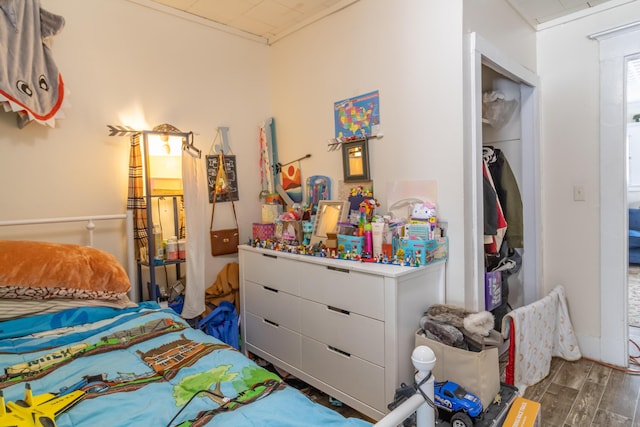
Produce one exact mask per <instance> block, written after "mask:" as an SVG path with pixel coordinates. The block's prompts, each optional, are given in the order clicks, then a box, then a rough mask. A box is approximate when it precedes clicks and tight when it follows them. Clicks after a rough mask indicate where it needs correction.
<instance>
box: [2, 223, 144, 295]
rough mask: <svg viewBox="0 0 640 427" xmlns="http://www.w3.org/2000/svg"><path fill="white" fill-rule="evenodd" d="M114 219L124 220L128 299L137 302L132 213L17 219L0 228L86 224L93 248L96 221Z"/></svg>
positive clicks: (3, 224) (90, 244)
mask: <svg viewBox="0 0 640 427" xmlns="http://www.w3.org/2000/svg"><path fill="white" fill-rule="evenodd" d="M114 219H124V220H125V223H126V228H127V273H128V275H129V282H131V289H130V291H129V298H130V299H131V300H132V301H139V295H138V286H137V285H136V280H135V279H136V261H135V253H134V252H135V245H134V242H133V213H132V211H127V212H126V213H123V214H112V215H93V216H73V217H63V218H37V219H19V220H11V221H0V227H4V226H16V225H36V224H56V223H63V222H86V223H87V225H86V228H87V230H88V232H89V245H88V246H91V247H92V246H93V232H94V230H95V228H96V224H95V222H96V221H107V220H114Z"/></svg>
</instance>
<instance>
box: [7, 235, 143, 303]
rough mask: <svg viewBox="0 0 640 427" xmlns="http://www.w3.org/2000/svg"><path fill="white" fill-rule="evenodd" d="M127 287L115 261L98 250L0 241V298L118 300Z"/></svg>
mask: <svg viewBox="0 0 640 427" xmlns="http://www.w3.org/2000/svg"><path fill="white" fill-rule="evenodd" d="M130 287H131V283H130V282H129V278H128V276H127V273H126V272H125V270H124V269H123V268H122V266H121V265H120V263H119V262H118V260H117V259H116V258H115V257H114V256H113V255H111V254H109V253H107V252H104V251H101V250H99V249H94V248H90V247H86V246H79V245H71V244H62V243H48V242H32V241H19V240H0V298H19V299H50V298H71V299H105V300H117V299H119V298H121V297H122V296H123V295H125V294H126V293H127V291H128V290H129V288H130Z"/></svg>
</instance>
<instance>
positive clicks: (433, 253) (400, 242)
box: [393, 237, 449, 265]
mask: <svg viewBox="0 0 640 427" xmlns="http://www.w3.org/2000/svg"><path fill="white" fill-rule="evenodd" d="M448 247H449V240H448V238H447V237H443V238H440V239H437V240H435V239H434V240H420V239H407V238H405V237H401V238H394V239H393V254H394V255H397V254H398V250H400V249H402V251H403V252H404V258H405V259H406V258H407V257H414V258H417V255H418V254H419V255H420V258H419V259H420V265H424V264H429V263H431V262H434V261H438V260H440V259H447V256H448V252H449V249H448ZM399 261H400V260H399Z"/></svg>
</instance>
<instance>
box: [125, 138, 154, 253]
mask: <svg viewBox="0 0 640 427" xmlns="http://www.w3.org/2000/svg"><path fill="white" fill-rule="evenodd" d="M140 137H141V134H140V133H136V134H134V135H132V136H131V151H130V153H129V194H128V197H127V209H129V210H132V211H133V236H134V241H135V247H136V258H137V259H138V260H140V258H141V256H140V254H141V253H145V254H148V253H149V239H148V237H149V236H148V234H147V204H146V202H145V198H144V182H143V181H142V154H141V152H140ZM142 248H144V250H142V251H141V249H142Z"/></svg>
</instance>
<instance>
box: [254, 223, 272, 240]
mask: <svg viewBox="0 0 640 427" xmlns="http://www.w3.org/2000/svg"><path fill="white" fill-rule="evenodd" d="M275 232H276V226H275V224H261V223H259V222H254V223H253V226H252V235H253V238H254V239H260V240H267V239H272V238H273V236H274V234H275Z"/></svg>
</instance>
